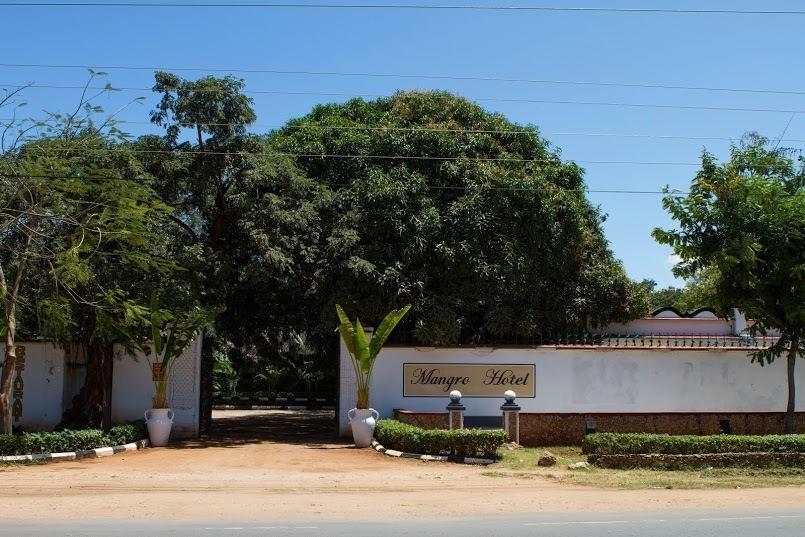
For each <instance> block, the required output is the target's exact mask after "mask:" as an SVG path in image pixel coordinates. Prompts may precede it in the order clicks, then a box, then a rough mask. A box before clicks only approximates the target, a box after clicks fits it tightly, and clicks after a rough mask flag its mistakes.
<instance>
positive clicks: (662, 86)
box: [0, 63, 805, 95]
mask: <svg viewBox="0 0 805 537" xmlns="http://www.w3.org/2000/svg"><path fill="white" fill-rule="evenodd" d="M0 67H15V68H16V67H25V68H43V69H93V70H101V69H103V70H119V71H169V72H170V71H176V72H178V71H193V72H210V73H248V74H272V75H304V76H338V77H365V78H401V79H420V80H454V81H474V82H506V83H519V84H548V85H572V86H603V87H623V88H642V89H670V90H689V91H712V92H737V93H759V94H774V95H805V91H793V90H772V89H758V88H735V87H720V86H687V85H680V84H652V83H634V82H607V81H603V82H601V81H590V80H551V79H529V78H507V77H492V76H469V75H468V76H465V75H427V74H402V73H371V72H347V71H309V70H302V71H299V70H296V71H294V70H284V69H261V68H232V69H224V68H204V67H148V66H124V65H75V64H72V65H71V64H36V63H0Z"/></svg>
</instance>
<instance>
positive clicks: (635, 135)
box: [0, 118, 805, 143]
mask: <svg viewBox="0 0 805 537" xmlns="http://www.w3.org/2000/svg"><path fill="white" fill-rule="evenodd" d="M113 120H114V122H115V124H116V125H154V123H153V122H152V121H130V120H126V119H114V118H113ZM2 121H18V122H19V121H24V122H29V123H30V122H34V123H44V122H48V121H52V118H24V119H22V120H19V119H14V118H0V122H2ZM173 124H175V125H179V126H181V127H187V128H190V127H195V126H196V125H197V123H185V122H176V123H173ZM198 125H201V126H203V127H260V128H264V129H269V130H286V129H287V130H347V131H375V132H385V131H389V132H412V133H415V132H425V133H429V132H437V133H447V134H504V135H506V134H525V135H535V136H539V137H540V138H546V137H548V136H580V137H594V138H636V139H658V140H697V141H722V142H734V141H735V140H736V138H735V137H734V136H733V137H728V136H686V135H676V134H651V133H617V132H573V131H556V132H550V131H547V132H543V131H539V130H528V129H448V128H439V127H394V126H391V125H389V126H369V125H322V124H301V125H273V124H268V123H214V122H212V123H198ZM780 141H781V142H787V143H805V139H796V138H784V139H781V140H780Z"/></svg>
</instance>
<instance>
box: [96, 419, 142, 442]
mask: <svg viewBox="0 0 805 537" xmlns="http://www.w3.org/2000/svg"><path fill="white" fill-rule="evenodd" d="M106 435H107V436H108V437H109V444H108V445H110V446H122V445H123V444H128V443H131V442H136V441H137V440H142V439H143V438H148V429H146V427H145V421H143V420H139V421H133V422H131V423H126V424H123V425H117V426H115V427H112V428H111V429H109V432H108V433H106Z"/></svg>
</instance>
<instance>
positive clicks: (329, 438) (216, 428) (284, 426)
mask: <svg viewBox="0 0 805 537" xmlns="http://www.w3.org/2000/svg"><path fill="white" fill-rule="evenodd" d="M262 442H269V443H281V444H304V445H306V446H308V447H310V448H321V449H324V448H327V449H333V448H335V449H337V448H339V447H342V446H340V445H338V444H343V447H344V448H348V447H350V445H349V444H347V443H346V442H345V441H344V440H343V439H341V438H339V437H338V435H337V434H336V422H335V413H334V412H333V411H332V410H298V411H279V412H278V411H273V412H272V411H243V412H233V413H226V412H223V413H214V414H213V420H212V427H211V430H210V433H209V434H208V435H206V436H204V437H202V438H200V439H198V440H191V441H187V442H181V443H177V444H175V447H177V448H183V449H187V448H208V447H237V446H242V445H246V444H259V443H262ZM334 444H335V445H334Z"/></svg>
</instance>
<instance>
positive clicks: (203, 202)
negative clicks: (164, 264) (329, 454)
mask: <svg viewBox="0 0 805 537" xmlns="http://www.w3.org/2000/svg"><path fill="white" fill-rule="evenodd" d="M155 78H156V81H155V85H154V91H156V92H158V93H160V94H161V96H162V98H161V101H160V103H159V105H158V107H157V108H156V109H155V110H154V111H153V112H152V113H151V118H152V121H153V122H154V123H155V124H156V125H159V126H161V127H163V128H164V129H165V131H164V133H165V134H164V136H163V137H157V136H144V137H142V138H140V139H139V140H138V141H137V143H136V147H137V148H138V149H139V150H141V151H143V153H141V154H140V155H141V161H142V162H143V165H144V166H145V168H146V169H147V170H148V171H149V172H150V173H151V174H153V175H154V176H155V177H157V178H158V180H157V182H156V184H155V188H156V189H157V191H158V192H159V193H160V195H161V196H162V198H163V199H164V200H165V201H166V202H167V203H169V204H171V205H174V206H176V207H177V210H176V212H175V213H174V217H175V218H174V224H175V227H174V229H176V230H179V233H178V234H177V235H176V241H177V243H178V244H179V245H180V246H179V247H178V248H177V249H178V250H179V252H180V253H181V255H182V256H183V257H184V258H185V259H186V261H185V264H186V265H187V266H188V267H189V268H191V270H192V273H193V279H194V282H193V286H194V291H195V293H196V295H197V296H199V297H201V298H202V299H203V303H204V305H205V306H207V307H217V306H219V305H223V306H225V307H226V308H227V310H228V311H230V312H236V314H232V315H226V316H221V317H219V318H218V320H217V322H216V330H217V332H218V333H219V334H220V335H221V337H223V338H224V339H226V340H227V341H230V342H231V343H232V344H233V345H234V346H235V349H236V352H234V353H232V361H233V363H234V364H235V366H236V367H237V368H239V369H241V370H242V371H243V372H245V371H246V370H247V369H248V367H246V366H247V365H249V364H246V363H245V362H246V360H247V359H246V358H245V357H246V356H247V355H253V354H255V353H256V354H257V355H258V356H260V357H261V358H262V357H276V353H277V350H278V349H280V348H282V346H283V345H284V344H285V343H286V342H287V341H288V339H289V334H291V333H292V332H294V331H296V332H300V331H304V329H306V328H307V327H308V326H309V324H310V318H311V317H313V318H314V319H318V315H315V314H314V315H311V313H310V312H311V311H314V312H315V311H316V305H315V303H314V302H313V300H314V296H315V293H314V290H315V289H316V288H317V286H316V284H315V283H314V281H315V276H316V273H317V271H318V270H319V264H320V260H319V258H318V248H319V241H320V240H321V231H320V227H321V222H320V221H321V214H320V213H321V211H320V209H321V205H322V204H323V203H324V202H325V200H326V199H327V197H328V194H327V189H326V188H323V187H322V186H321V185H319V184H317V183H316V182H315V181H312V180H310V179H308V178H307V177H306V176H305V174H304V173H302V172H301V171H300V170H299V169H298V168H297V167H296V166H295V165H294V163H293V162H292V161H291V160H290V159H288V158H284V157H278V156H277V155H274V154H270V153H268V152H267V151H266V147H265V143H264V141H263V140H262V139H261V138H260V137H259V136H256V135H253V134H249V133H248V132H247V131H248V127H249V124H250V123H252V122H253V121H254V120H255V118H256V116H255V113H254V110H253V107H252V100H251V99H250V98H248V97H247V96H245V95H244V94H243V93H242V89H243V81H242V80H238V79H235V78H232V77H224V78H215V77H205V78H202V79H200V80H184V79H181V78H179V77H178V76H176V75H172V74H170V73H157V74H156V77H155Z"/></svg>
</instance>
